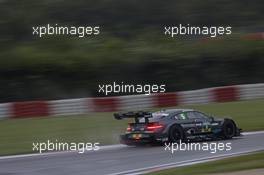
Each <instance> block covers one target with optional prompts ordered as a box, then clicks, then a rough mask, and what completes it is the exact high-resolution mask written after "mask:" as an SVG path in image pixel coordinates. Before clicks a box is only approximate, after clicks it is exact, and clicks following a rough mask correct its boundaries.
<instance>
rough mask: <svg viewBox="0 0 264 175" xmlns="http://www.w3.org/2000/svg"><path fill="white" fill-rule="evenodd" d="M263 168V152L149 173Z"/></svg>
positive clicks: (187, 174)
mask: <svg viewBox="0 0 264 175" xmlns="http://www.w3.org/2000/svg"><path fill="white" fill-rule="evenodd" d="M257 168H264V152H260V153H254V154H251V155H244V156H239V157H233V158H226V159H223V160H217V161H213V162H208V163H202V164H197V165H192V166H185V167H179V168H172V169H168V170H163V171H158V172H155V173H151V174H153V175H171V174H177V175H204V174H213V173H225V172H234V171H242V170H250V169H257Z"/></svg>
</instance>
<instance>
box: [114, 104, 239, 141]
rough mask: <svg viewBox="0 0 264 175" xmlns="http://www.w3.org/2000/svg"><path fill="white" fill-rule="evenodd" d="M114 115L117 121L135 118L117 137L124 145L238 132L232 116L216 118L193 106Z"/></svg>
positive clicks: (236, 133) (198, 138)
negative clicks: (123, 132)
mask: <svg viewBox="0 0 264 175" xmlns="http://www.w3.org/2000/svg"><path fill="white" fill-rule="evenodd" d="M114 117H115V119H117V120H121V119H124V118H134V122H132V123H129V125H128V127H127V129H126V133H125V134H123V135H121V136H120V142H121V143H123V144H126V145H138V144H142V143H143V144H145V143H154V142H179V141H182V142H188V141H193V140H209V139H231V138H233V137H235V136H240V132H241V129H239V128H238V126H237V124H236V123H235V122H234V120H232V119H229V118H215V117H212V116H210V115H207V114H205V113H203V112H200V111H197V110H193V109H167V110H161V111H157V112H146V111H138V112H126V113H115V114H114Z"/></svg>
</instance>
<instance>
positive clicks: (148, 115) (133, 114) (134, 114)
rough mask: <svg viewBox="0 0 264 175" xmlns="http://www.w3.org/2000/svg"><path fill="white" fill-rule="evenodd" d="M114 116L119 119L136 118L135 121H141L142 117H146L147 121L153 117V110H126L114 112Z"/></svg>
mask: <svg viewBox="0 0 264 175" xmlns="http://www.w3.org/2000/svg"><path fill="white" fill-rule="evenodd" d="M114 117H115V119H117V120H122V119H124V118H134V119H135V123H139V120H140V119H141V118H145V123H148V122H149V118H152V113H151V112H146V111H138V112H126V113H114Z"/></svg>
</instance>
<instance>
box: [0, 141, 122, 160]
mask: <svg viewBox="0 0 264 175" xmlns="http://www.w3.org/2000/svg"><path fill="white" fill-rule="evenodd" d="M123 147H127V146H126V145H122V144H116V145H104V146H100V149H99V150H98V151H102V150H111V149H118V148H123ZM87 152H88V151H86V152H84V154H85V153H87ZM94 152H95V151H94ZM67 153H76V154H82V153H78V151H54V152H46V153H31V154H19V155H10V156H0V160H4V159H15V158H25V157H36V156H49V155H59V154H67Z"/></svg>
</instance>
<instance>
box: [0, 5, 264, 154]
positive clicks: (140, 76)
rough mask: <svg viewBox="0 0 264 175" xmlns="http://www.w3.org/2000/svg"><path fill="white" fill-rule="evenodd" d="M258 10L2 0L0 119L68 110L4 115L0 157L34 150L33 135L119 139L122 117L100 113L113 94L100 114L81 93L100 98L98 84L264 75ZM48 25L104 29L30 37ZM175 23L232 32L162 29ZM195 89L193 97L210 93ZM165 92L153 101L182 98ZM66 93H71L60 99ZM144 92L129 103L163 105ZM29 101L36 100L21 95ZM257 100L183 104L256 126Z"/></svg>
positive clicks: (176, 83)
mask: <svg viewBox="0 0 264 175" xmlns="http://www.w3.org/2000/svg"><path fill="white" fill-rule="evenodd" d="M263 9H264V3H263V0H251V1H241V0H232V1H230V0H214V1H212V0H202V1H201V0H198V1H197V0H189V1H186V0H167V1H162V0H133V1H124V0H97V1H91V0H74V1H71V0H39V1H36V0H23V1H21V0H0V102H1V104H0V118H9V117H10V118H24V117H39V116H40V115H44V116H46V115H48V114H49V115H51V116H54V115H67V117H47V118H45V117H44V118H34V119H32V118H29V119H28V118H27V119H12V120H1V121H0V140H1V141H0V155H4V154H16V153H22V152H23V153H25V152H32V147H31V146H32V142H37V141H39V142H40V141H46V140H47V139H50V140H52V139H53V140H55V139H58V140H60V141H75V142H78V141H79V142H85V141H90V142H100V143H101V144H116V143H119V141H118V137H119V134H120V133H122V132H124V130H125V128H126V125H127V124H126V123H127V121H121V122H118V121H115V120H114V119H113V117H112V113H105V111H111V112H112V111H116V110H118V108H117V107H116V106H117V105H116V103H117V102H116V101H115V99H114V98H113V99H111V98H110V100H109V99H106V100H105V101H104V100H103V101H100V100H97V99H95V102H96V104H97V108H96V109H95V110H94V111H96V113H90V112H91V109H92V107H90V106H89V107H87V106H88V105H87V103H88V102H87V101H85V100H82V99H79V98H85V97H98V96H102V95H103V94H102V93H101V94H98V84H112V83H113V81H115V82H117V83H120V82H124V84H143V85H144V84H165V85H166V90H167V92H176V91H186V90H195V89H201V88H208V87H216V86H226V85H236V84H255V83H263V82H264V57H263V55H264V40H263V31H264V20H263V17H264V13H263ZM47 24H51V25H52V24H53V25H54V24H58V26H100V35H97V36H91V37H89V36H87V37H84V38H78V37H74V36H65V35H64V36H44V37H42V38H39V37H37V36H34V35H32V32H33V30H32V27H35V26H42V25H43V26H45V25H47ZM179 24H182V25H187V24H190V26H208V27H210V26H224V27H225V26H231V27H232V35H227V36H222V37H216V38H210V37H208V38H207V37H201V36H185V37H174V38H169V37H168V36H165V35H164V26H167V25H168V26H178V25H179ZM241 87H242V88H243V89H244V92H246V93H245V94H246V95H245V94H244V97H245V98H243V99H244V100H247V99H251V100H252V99H255V98H261V97H262V98H263V97H264V93H263V92H264V90H263V89H264V85H263V84H261V85H253V86H252V87H253V89H251V86H250V87H247V86H245V87H244V86H241ZM220 92H221V93H222V90H221V91H220ZM223 92H224V93H222V94H224V97H225V98H226V97H227V99H228V100H227V101H236V100H241V99H239V98H238V96H237V92H236V91H234V90H233V89H232V88H231V91H230V89H229V90H224V91H223ZM247 92H250V93H247ZM205 93H207V91H206V92H205ZM194 94H198V98H199V100H198V101H197V102H198V103H199V102H200V100H201V99H202V101H203V100H204V98H207V97H206V95H204V94H203V93H201V92H200V91H196V92H195V93H194ZM226 94H227V95H226ZM230 94H231V95H230ZM247 94H250V95H251V96H250V98H247ZM252 94H253V95H252ZM115 95H119V94H115ZM130 95H132V94H130ZM261 95H262V96H261ZM229 96H231V97H230V98H229ZM167 97H168V98H167V99H169V103H165V105H164V103H163V102H164V100H163V97H162V98H161V99H158V100H159V103H160V104H161V106H162V107H166V106H168V105H167V104H169V106H176V105H178V102H177V101H176V98H177V97H176V95H175V94H169V96H167ZM200 97H201V98H200ZM72 98H77V99H76V100H66V101H60V99H72ZM133 98H134V97H133ZM188 98H189V100H190V101H191V100H193V99H192V98H193V94H192V93H190V94H189V95H188ZM196 98H197V97H196ZM225 98H224V100H225ZM140 99H141V98H137V97H135V100H134V101H132V102H131V101H129V99H125V100H127V103H126V106H128V107H130V105H131V103H133V105H134V106H133V107H135V108H136V109H137V110H139V109H141V108H143V107H144V108H145V107H146V108H147V107H150V108H152V109H151V110H156V109H157V108H156V107H160V106H159V105H158V106H157V105H156V106H155V105H154V106H153V105H149V104H150V103H152V102H151V100H149V99H147V98H145V96H144V97H143V98H142V99H143V100H142V101H140ZM171 99H173V100H171ZM32 100H40V102H32V103H31V102H27V101H32ZM42 100H57V101H49V102H47V101H44V102H43V101H42ZM165 100H166V99H165ZM194 100H196V99H194ZM25 101H26V102H25ZM216 101H217V100H216ZM6 102H15V103H12V104H10V103H6ZM16 102H21V103H16ZM209 102H211V101H210V100H208V101H207V103H209ZM218 102H219V101H218ZM220 102H221V99H220ZM2 103H4V104H2ZM47 103H49V104H47ZM119 105H120V104H119ZM121 105H123V104H121ZM263 105H264V100H263V99H262V100H261V99H260V100H253V101H238V102H230V103H219V104H215V103H213V104H208V105H199V104H198V105H197V104H196V105H195V106H188V107H189V108H195V109H198V110H202V111H204V112H208V113H210V114H214V115H220V116H226V115H228V116H232V117H233V118H234V119H235V120H236V122H237V123H238V124H239V126H241V127H242V128H243V129H244V130H246V131H252V130H261V129H262V130H263V129H264V120H263V116H262V115H263V113H264V108H263ZM54 106H55V107H54ZM98 106H99V107H98ZM109 106H110V108H109ZM48 108H49V110H50V108H51V110H52V112H51V113H49V111H47V109H48ZM54 108H55V109H56V110H54ZM87 108H88V110H90V111H86V110H87ZM10 111H11V112H10ZM14 111H15V112H14ZM54 111H55V112H54ZM98 111H101V112H98ZM248 116H250V118H249V117H248Z"/></svg>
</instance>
